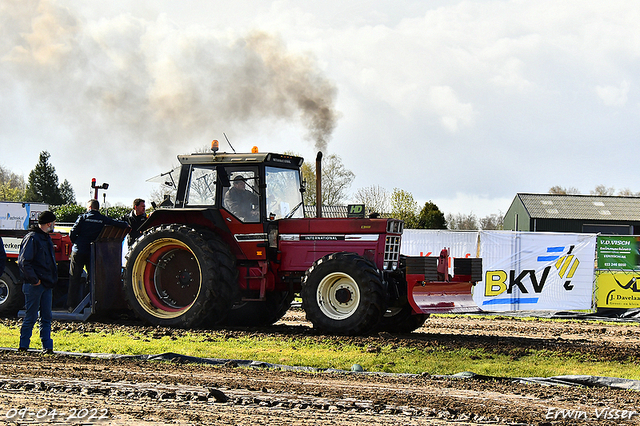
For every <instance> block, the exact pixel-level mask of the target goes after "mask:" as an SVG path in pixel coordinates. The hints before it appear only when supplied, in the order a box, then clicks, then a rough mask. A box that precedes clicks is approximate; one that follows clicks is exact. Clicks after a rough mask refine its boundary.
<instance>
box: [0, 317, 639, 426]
mask: <svg viewBox="0 0 640 426" xmlns="http://www.w3.org/2000/svg"><path fill="white" fill-rule="evenodd" d="M5 321H8V320H5ZM56 327H59V328H71V329H73V328H74V327H82V330H83V331H85V332H87V331H91V328H93V327H96V328H98V327H99V328H104V327H105V324H79V325H78V324H74V323H58V324H56ZM117 327H124V326H122V325H118V326H117ZM127 327H135V326H127ZM140 329H141V330H142V331H145V330H146V331H147V332H149V333H156V332H158V330H157V329H153V328H151V327H149V328H145V327H140ZM173 332H178V331H173V330H170V329H165V330H163V333H169V334H171V333H173ZM203 332H206V331H203ZM252 332H254V331H252ZM261 332H264V333H269V334H278V333H281V334H285V335H288V336H292V335H305V336H316V338H318V339H326V338H328V337H327V336H319V335H316V334H315V333H314V331H313V330H312V329H310V328H309V325H308V324H307V323H306V322H304V317H303V314H301V313H300V312H299V311H295V310H294V311H291V312H290V313H289V314H287V316H286V317H285V318H284V320H283V321H281V322H280V323H278V324H277V325H276V326H274V327H270V328H269V329H264V330H261ZM232 333H243V331H238V330H235V331H232ZM331 338H332V339H334V338H336V337H331ZM349 339H353V340H355V341H357V342H358V343H359V344H362V345H366V346H371V345H374V346H375V345H377V344H388V343H389V341H390V340H392V341H393V344H394V345H397V346H412V347H420V346H433V345H444V346H447V347H460V346H464V347H483V348H485V349H487V350H491V351H495V352H496V353H507V354H510V355H511V356H513V357H518V356H521V355H522V354H524V353H526V352H527V351H528V350H529V349H533V348H536V349H540V348H547V349H553V350H554V351H560V352H563V351H566V352H567V353H573V352H581V353H583V354H584V356H585V357H587V359H593V360H597V359H604V358H608V359H611V358H614V359H620V360H625V361H627V362H640V355H638V348H639V345H640V326H638V325H627V324H620V325H609V324H607V325H604V324H598V323H592V322H587V321H572V322H544V321H522V320H519V319H510V318H504V319H482V318H473V319H470V318H467V317H458V318H451V319H449V318H431V319H429V320H428V321H427V324H426V327H423V328H421V329H419V330H418V331H417V332H416V333H412V334H410V335H402V336H395V335H394V336H392V335H388V334H383V335H381V336H375V337H361V338H349ZM21 409H23V411H22V412H21V411H20V410H21ZM54 409H55V410H56V412H55V413H54V412H53V410H54ZM83 409H84V411H83ZM562 410H565V411H562ZM568 410H573V411H571V412H570V411H568ZM633 411H636V412H640V393H639V392H637V391H627V390H616V389H610V388H604V387H596V388H593V387H590V388H584V387H564V386H563V387H560V386H542V385H538V384H522V383H516V382H514V381H513V380H492V379H486V378H485V379H477V378H476V379H463V378H456V379H454V378H438V377H433V376H429V375H428V374H423V375H419V376H389V375H371V374H353V373H340V374H338V373H317V374H312V373H307V372H292V371H279V370H264V369H247V368H238V367H236V366H234V365H225V366H220V367H212V366H202V365H194V364H184V363H180V362H157V361H138V360H122V359H121V360H105V359H89V358H86V357H69V356H62V355H53V356H41V355H39V354H36V353H27V354H24V353H17V352H14V351H6V352H4V353H2V354H1V356H0V423H1V422H3V421H7V422H8V424H29V423H31V424H42V423H51V424H69V423H74V422H76V420H75V419H72V418H69V417H70V416H71V415H72V414H74V413H75V414H76V417H82V418H83V422H82V424H94V423H95V424H115V425H132V424H136V425H162V424H182V425H187V424H194V425H199V424H228V425H235V424H238V425H255V424H265V425H266V424H269V425H303V424H305V425H308V424H332V425H360V424H365V423H370V424H380V425H421V424H429V425H438V424H456V425H465V424H500V425H514V424H533V425H545V424H549V425H550V424H567V425H569V424H581V423H585V422H586V423H587V424H640V414H634V413H632V412H633ZM22 413H23V417H21V414H22ZM52 413H54V415H52ZM570 413H571V414H570ZM78 415H80V416H78ZM91 415H93V418H91V419H89V417H90V416H91ZM101 416H102V417H105V418H106V419H102V420H100V419H99V417H101ZM563 416H569V417H566V418H564V419H563ZM598 416H599V417H598ZM38 417H39V418H38ZM607 417H610V418H607ZM616 417H617V418H616Z"/></svg>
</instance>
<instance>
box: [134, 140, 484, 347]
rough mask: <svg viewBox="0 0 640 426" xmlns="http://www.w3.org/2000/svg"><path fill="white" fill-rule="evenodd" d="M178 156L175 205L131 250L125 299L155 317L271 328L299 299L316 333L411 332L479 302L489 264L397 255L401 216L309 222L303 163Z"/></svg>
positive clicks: (154, 320) (158, 214) (167, 322)
mask: <svg viewBox="0 0 640 426" xmlns="http://www.w3.org/2000/svg"><path fill="white" fill-rule="evenodd" d="M178 160H179V161H180V164H181V166H180V168H179V169H177V170H176V172H175V174H178V176H174V175H170V177H171V181H172V182H176V181H177V183H174V185H175V189H176V196H175V198H176V199H175V203H174V205H173V206H172V207H170V208H158V209H156V210H155V211H153V213H152V214H151V215H150V217H149V218H148V220H147V221H146V222H145V224H144V229H145V231H144V233H143V234H142V236H141V237H140V238H138V240H137V241H136V242H135V243H134V245H133V246H132V247H131V249H130V250H129V253H128V254H127V261H126V273H125V278H124V287H123V288H124V298H125V299H126V301H127V303H128V305H129V306H130V307H131V309H133V311H134V312H135V313H136V314H137V315H138V316H139V317H140V318H141V319H143V320H145V321H147V322H149V323H151V324H154V325H164V326H177V327H185V328H187V327H193V326H198V325H203V324H204V325H207V326H260V325H268V324H272V323H274V322H276V321H277V320H278V319H280V318H281V317H282V316H283V315H284V313H285V312H286V311H287V309H288V308H289V306H290V304H291V302H292V300H293V298H294V295H295V294H300V297H301V298H302V304H303V308H304V310H305V312H306V316H307V319H308V320H310V321H311V322H312V323H313V325H314V328H317V329H318V330H320V331H322V332H326V333H334V334H349V335H355V334H366V333H369V332H372V331H374V330H387V331H391V332H408V331H412V330H414V329H416V328H417V327H420V326H421V325H422V324H423V322H424V320H425V318H426V317H427V316H428V314H429V313H431V312H461V311H465V310H470V309H471V310H473V309H477V307H476V306H475V305H474V304H473V301H472V299H471V288H472V286H473V284H474V283H475V282H476V281H479V280H481V279H482V277H481V275H482V266H481V259H455V260H453V270H454V274H453V276H451V275H450V274H449V273H448V271H449V268H448V266H449V265H448V263H449V261H450V259H449V258H448V255H447V254H446V253H445V254H444V256H445V258H444V259H443V260H441V261H439V259H438V258H437V257H405V256H401V255H400V240H401V236H402V231H403V222H402V221H400V220H396V219H378V218H357V219H354V218H341V219H335V218H318V217H313V218H305V217H304V208H303V203H302V192H303V191H304V184H303V183H302V182H301V179H300V167H301V165H302V162H303V159H302V158H299V157H295V156H290V155H281V154H274V153H258V152H254V153H251V154H235V153H234V154H228V153H217V152H216V151H213V152H211V153H197V154H192V155H181V156H178ZM443 262H444V263H443ZM439 263H440V265H444V266H441V267H440V269H441V270H443V268H444V273H441V274H440V276H438V264H439Z"/></svg>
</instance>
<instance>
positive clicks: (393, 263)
mask: <svg viewBox="0 0 640 426" xmlns="http://www.w3.org/2000/svg"><path fill="white" fill-rule="evenodd" d="M399 258H400V236H399V235H397V236H396V235H387V237H386V240H385V243H384V269H387V270H388V269H396V268H397V267H398V259H399Z"/></svg>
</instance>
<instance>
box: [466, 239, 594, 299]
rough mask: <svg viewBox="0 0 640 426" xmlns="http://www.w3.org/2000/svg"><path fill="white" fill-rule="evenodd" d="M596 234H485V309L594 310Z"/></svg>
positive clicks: (481, 295)
mask: <svg viewBox="0 0 640 426" xmlns="http://www.w3.org/2000/svg"><path fill="white" fill-rule="evenodd" d="M595 241H596V238H595V235H592V234H551V233H534V232H501V233H496V232H488V231H487V232H482V233H481V234H480V252H481V257H482V259H483V260H482V262H483V265H484V270H485V275H484V281H483V282H482V283H479V285H478V286H476V289H475V292H474V301H475V302H476V304H477V305H478V306H479V307H480V308H481V309H483V310H488V311H518V310H576V309H580V310H583V309H591V306H592V294H593V292H592V289H593V271H594V269H593V263H594V256H595Z"/></svg>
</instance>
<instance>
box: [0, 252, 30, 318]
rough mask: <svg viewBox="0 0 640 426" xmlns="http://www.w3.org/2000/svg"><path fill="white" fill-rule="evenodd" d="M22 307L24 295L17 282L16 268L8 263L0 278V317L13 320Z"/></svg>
mask: <svg viewBox="0 0 640 426" xmlns="http://www.w3.org/2000/svg"><path fill="white" fill-rule="evenodd" d="M23 307H24V294H23V293H22V285H20V281H19V280H18V268H17V267H16V266H15V265H14V264H13V263H9V264H7V267H6V268H5V270H4V273H3V274H2V276H0V316H2V317H6V318H13V317H15V316H16V315H17V314H18V311H19V310H20V309H22V308H23Z"/></svg>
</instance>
